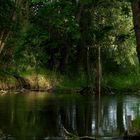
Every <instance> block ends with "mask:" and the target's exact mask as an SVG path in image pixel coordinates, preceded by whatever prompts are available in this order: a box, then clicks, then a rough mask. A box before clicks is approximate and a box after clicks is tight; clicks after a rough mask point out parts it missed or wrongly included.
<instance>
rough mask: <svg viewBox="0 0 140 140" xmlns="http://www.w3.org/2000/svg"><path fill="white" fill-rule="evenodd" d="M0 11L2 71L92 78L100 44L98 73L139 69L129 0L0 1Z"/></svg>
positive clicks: (0, 65) (0, 63) (0, 66)
mask: <svg viewBox="0 0 140 140" xmlns="http://www.w3.org/2000/svg"><path fill="white" fill-rule="evenodd" d="M0 10H1V13H0V21H1V23H0V35H1V36H0V70H1V71H12V72H18V73H21V72H23V71H24V72H25V71H29V70H32V69H36V70H38V69H41V68H43V69H45V70H52V71H57V72H60V73H62V74H64V73H65V74H66V75H73V74H78V73H85V74H86V75H88V76H89V77H91V76H95V75H96V71H97V70H96V64H97V58H98V48H99V47H100V48H101V65H102V73H103V74H108V73H129V72H130V71H132V69H133V70H134V69H135V68H136V67H138V61H137V56H136V49H135V48H136V47H135V46H136V42H135V34H134V26H133V18H132V17H133V16H132V10H131V2H120V1H117V0H113V1H112V0H106V1H105V0H98V1H97V0H65V1H64V0H32V1H31V0H2V1H1V3H0ZM3 43H4V44H3ZM2 44H3V45H2ZM95 77H96V76H95ZM94 80H95V79H93V81H94Z"/></svg>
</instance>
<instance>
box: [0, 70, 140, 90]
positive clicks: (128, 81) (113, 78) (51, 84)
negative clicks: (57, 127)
mask: <svg viewBox="0 0 140 140" xmlns="http://www.w3.org/2000/svg"><path fill="white" fill-rule="evenodd" d="M19 75H20V76H21V77H23V78H24V80H25V82H27V84H29V85H30V89H32V90H48V89H52V88H53V89H58V90H59V89H64V90H75V89H82V87H86V86H87V85H88V84H87V77H86V75H85V74H83V73H80V74H77V75H73V76H67V75H61V74H60V73H57V72H54V71H46V70H44V69H39V70H28V71H24V72H21V73H20V74H19ZM102 87H109V88H111V89H116V90H117V91H139V90H140V74H139V73H131V74H105V75H103V77H102ZM19 88H21V85H20V82H19V81H18V80H17V79H16V78H15V77H13V76H12V75H6V74H4V75H2V76H0V89H1V90H7V89H19Z"/></svg>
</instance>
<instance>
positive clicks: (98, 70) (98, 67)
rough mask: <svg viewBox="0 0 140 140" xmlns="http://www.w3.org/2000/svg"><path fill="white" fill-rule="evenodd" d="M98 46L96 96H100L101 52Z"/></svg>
mask: <svg viewBox="0 0 140 140" xmlns="http://www.w3.org/2000/svg"><path fill="white" fill-rule="evenodd" d="M100 49H101V48H100V46H98V59H97V66H96V94H97V95H98V96H100V92H101V50H100Z"/></svg>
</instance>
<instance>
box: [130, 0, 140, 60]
mask: <svg viewBox="0 0 140 140" xmlns="http://www.w3.org/2000/svg"><path fill="white" fill-rule="evenodd" d="M131 6H132V12H133V24H134V30H135V35H136V43H137V49H136V50H137V56H138V60H139V63H140V3H139V2H135V1H133V2H132V3H131Z"/></svg>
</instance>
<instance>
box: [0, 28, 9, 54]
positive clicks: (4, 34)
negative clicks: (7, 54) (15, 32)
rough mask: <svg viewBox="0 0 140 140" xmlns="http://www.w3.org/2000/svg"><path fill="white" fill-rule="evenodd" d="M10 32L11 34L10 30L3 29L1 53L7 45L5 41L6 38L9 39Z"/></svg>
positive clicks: (0, 42)
mask: <svg viewBox="0 0 140 140" xmlns="http://www.w3.org/2000/svg"><path fill="white" fill-rule="evenodd" d="M9 34H10V31H8V32H5V31H2V32H1V36H0V54H1V52H2V50H3V48H4V46H5V42H6V40H7V39H8V37H9Z"/></svg>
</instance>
